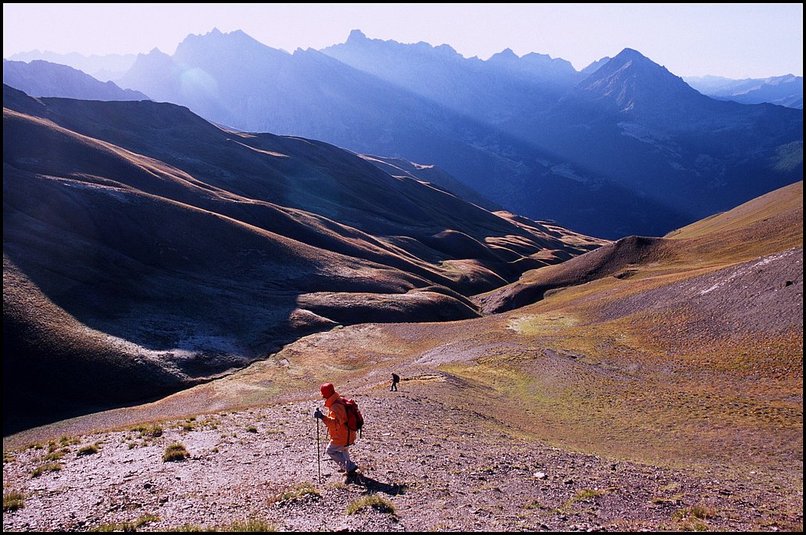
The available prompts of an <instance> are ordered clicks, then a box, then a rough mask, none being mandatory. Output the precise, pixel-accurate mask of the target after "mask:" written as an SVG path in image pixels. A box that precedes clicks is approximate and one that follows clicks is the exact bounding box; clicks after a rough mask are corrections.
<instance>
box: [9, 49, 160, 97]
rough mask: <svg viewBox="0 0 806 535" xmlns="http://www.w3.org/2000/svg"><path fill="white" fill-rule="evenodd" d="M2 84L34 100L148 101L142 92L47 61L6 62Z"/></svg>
mask: <svg viewBox="0 0 806 535" xmlns="http://www.w3.org/2000/svg"><path fill="white" fill-rule="evenodd" d="M3 83H5V84H8V85H10V86H11V87H14V88H16V89H19V90H20V91H24V92H25V93H27V94H29V95H32V96H35V97H66V98H78V99H84V100H148V97H147V96H145V95H144V94H142V93H140V92H139V91H133V90H131V89H121V88H120V87H119V86H118V85H117V84H115V83H114V82H101V81H99V80H97V79H95V78H94V77H92V76H90V75H89V74H86V73H84V72H82V71H80V70H78V69H74V68H72V67H68V66H66V65H60V64H58V63H50V62H48V61H42V60H33V61H31V62H29V63H25V62H23V61H9V60H6V59H4V60H3Z"/></svg>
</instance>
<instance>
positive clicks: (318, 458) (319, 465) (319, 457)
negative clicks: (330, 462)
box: [315, 418, 322, 485]
mask: <svg viewBox="0 0 806 535" xmlns="http://www.w3.org/2000/svg"><path fill="white" fill-rule="evenodd" d="M315 420H316V466H317V468H318V470H319V484H320V485H321V484H322V453H321V450H320V449H319V418H315Z"/></svg>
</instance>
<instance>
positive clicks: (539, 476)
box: [534, 472, 546, 479]
mask: <svg viewBox="0 0 806 535" xmlns="http://www.w3.org/2000/svg"><path fill="white" fill-rule="evenodd" d="M534 476H535V477H536V478H537V479H546V473H545V472H535V473H534Z"/></svg>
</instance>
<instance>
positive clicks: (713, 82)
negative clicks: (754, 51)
mask: <svg viewBox="0 0 806 535" xmlns="http://www.w3.org/2000/svg"><path fill="white" fill-rule="evenodd" d="M685 80H686V82H688V84H689V85H690V86H691V87H693V88H694V89H696V90H697V91H699V92H700V93H702V94H703V95H708V96H709V97H713V98H718V99H721V100H733V101H735V102H741V103H742V104H761V103H764V102H769V103H770V104H778V105H779V106H786V107H788V108H798V109H803V77H802V76H794V75H792V74H787V75H784V76H773V77H770V78H745V79H742V80H733V79H731V78H723V77H721V76H690V77H686V78H685Z"/></svg>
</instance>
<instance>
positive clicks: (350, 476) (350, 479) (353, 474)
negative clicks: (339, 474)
mask: <svg viewBox="0 0 806 535" xmlns="http://www.w3.org/2000/svg"><path fill="white" fill-rule="evenodd" d="M359 477H360V476H359V474H358V467H357V466H356V467H355V468H353V469H351V470H348V471H347V473H346V474H344V482H345V483H356V482H358V479H359Z"/></svg>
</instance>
